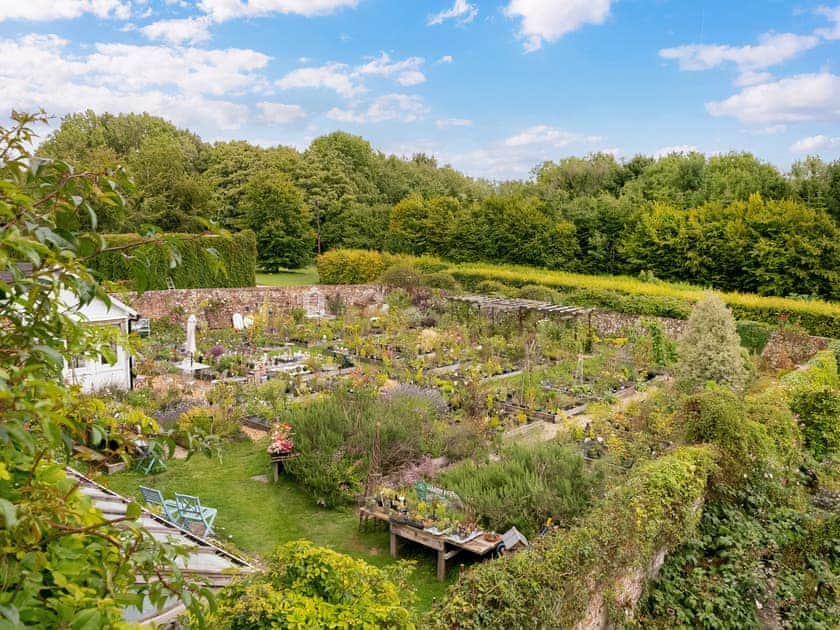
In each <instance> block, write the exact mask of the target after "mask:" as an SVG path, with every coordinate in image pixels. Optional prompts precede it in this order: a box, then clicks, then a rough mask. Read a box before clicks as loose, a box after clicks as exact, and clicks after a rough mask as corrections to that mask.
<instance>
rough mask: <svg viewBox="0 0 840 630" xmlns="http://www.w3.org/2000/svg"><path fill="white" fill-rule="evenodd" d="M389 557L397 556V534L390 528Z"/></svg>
mask: <svg viewBox="0 0 840 630" xmlns="http://www.w3.org/2000/svg"><path fill="white" fill-rule="evenodd" d="M391 557H392V558H399V557H400V556H399V554H398V553H397V535H396V534H395V533H394V530H391Z"/></svg>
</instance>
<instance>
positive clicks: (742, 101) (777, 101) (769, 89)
mask: <svg viewBox="0 0 840 630" xmlns="http://www.w3.org/2000/svg"><path fill="white" fill-rule="evenodd" d="M706 111H708V112H709V113H710V114H711V115H712V116H733V117H735V118H737V119H738V120H740V121H742V122H746V123H757V124H770V125H773V124H783V123H796V122H805V121H836V120H840V76H837V75H834V74H830V73H828V72H822V73H819V74H801V75H797V76H794V77H790V78H787V79H780V80H778V81H774V82H772V83H763V84H761V85H753V86H750V87H747V88H744V89H743V90H741V91H740V92H738V93H737V94H735V95H733V96H730V97H729V98H727V99H725V100H723V101H713V102H710V103H706Z"/></svg>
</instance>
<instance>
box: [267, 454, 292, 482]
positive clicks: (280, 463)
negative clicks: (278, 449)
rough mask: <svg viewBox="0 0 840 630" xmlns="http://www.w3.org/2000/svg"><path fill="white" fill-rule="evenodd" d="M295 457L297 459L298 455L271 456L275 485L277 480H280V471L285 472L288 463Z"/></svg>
mask: <svg viewBox="0 0 840 630" xmlns="http://www.w3.org/2000/svg"><path fill="white" fill-rule="evenodd" d="M293 457H297V453H287V454H286V455H272V456H271V468H272V469H273V471H274V483H277V480H278V479H280V471H281V470H283V467H284V466H285V464H286V461H287V460H290V459H292V458H293Z"/></svg>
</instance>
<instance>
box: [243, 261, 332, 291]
mask: <svg viewBox="0 0 840 630" xmlns="http://www.w3.org/2000/svg"><path fill="white" fill-rule="evenodd" d="M308 284H318V269H317V267H315V265H310V266H309V267H304V268H303V269H290V270H288V271H279V272H277V273H258V274H257V285H264V286H268V287H299V286H305V285H308Z"/></svg>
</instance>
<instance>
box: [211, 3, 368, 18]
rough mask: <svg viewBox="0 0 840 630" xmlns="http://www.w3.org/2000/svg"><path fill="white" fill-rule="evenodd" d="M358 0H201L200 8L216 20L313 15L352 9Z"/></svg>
mask: <svg viewBox="0 0 840 630" xmlns="http://www.w3.org/2000/svg"><path fill="white" fill-rule="evenodd" d="M358 4H359V1H358V0H201V1H200V2H199V3H198V6H199V8H200V9H201V10H202V11H204V12H205V13H206V14H208V15H209V16H211V17H212V18H213V20H214V21H216V22H225V21H227V20H232V19H235V18H248V17H261V16H266V15H271V14H272V13H285V14H290V13H291V14H296V15H303V16H306V17H311V16H314V15H329V14H330V13H334V12H335V11H337V10H339V9H352V8H355V7H356V6H357V5H358Z"/></svg>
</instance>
